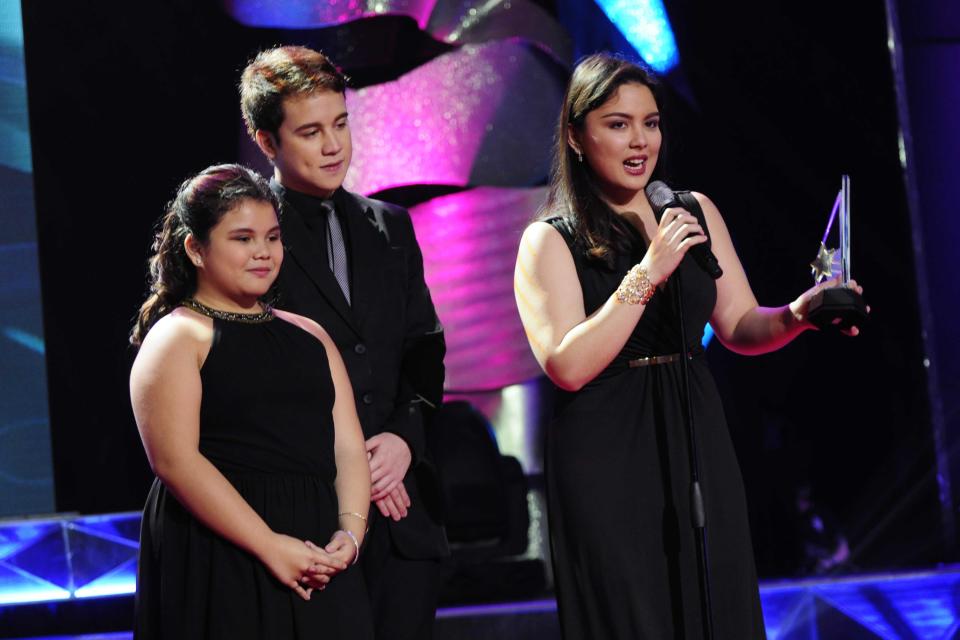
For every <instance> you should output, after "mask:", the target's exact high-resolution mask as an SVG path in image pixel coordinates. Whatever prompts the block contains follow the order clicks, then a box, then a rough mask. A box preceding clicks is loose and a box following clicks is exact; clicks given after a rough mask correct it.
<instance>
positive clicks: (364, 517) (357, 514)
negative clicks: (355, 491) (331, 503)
mask: <svg viewBox="0 0 960 640" xmlns="http://www.w3.org/2000/svg"><path fill="white" fill-rule="evenodd" d="M340 516H353V517H354V518H360V519H361V520H363V521H364V522H366V521H367V516H365V515H361V514H359V513H357V512H356V511H341V512H340V513H338V514H337V517H338V518H339V517H340Z"/></svg>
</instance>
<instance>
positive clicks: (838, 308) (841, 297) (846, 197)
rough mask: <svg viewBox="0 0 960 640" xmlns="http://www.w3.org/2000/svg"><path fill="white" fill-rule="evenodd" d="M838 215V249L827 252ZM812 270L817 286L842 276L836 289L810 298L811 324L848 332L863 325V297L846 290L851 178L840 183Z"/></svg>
mask: <svg viewBox="0 0 960 640" xmlns="http://www.w3.org/2000/svg"><path fill="white" fill-rule="evenodd" d="M838 213H839V221H838V224H837V226H838V227H839V236H840V238H839V240H840V247H839V249H828V248H827V242H829V240H830V232H831V231H832V229H833V223H834V221H835V220H837V217H838V216H837V214H838ZM810 267H811V269H812V270H813V281H814V284H820V283H821V282H824V281H826V280H830V279H831V278H833V277H835V276H837V275H839V276H840V284H839V285H838V286H836V287H827V288H825V289H821V290H820V291H818V292H817V294H816V295H815V296H813V298H811V299H810V304H809V306H808V308H807V315H808V317H809V318H810V322H812V323H813V324H814V325H816V326H817V327H818V328H820V329H824V328H827V327H837V328H838V329H849V328H850V327H853V326H863V324H864V322H865V321H866V319H867V305H866V303H865V302H864V301H863V296H861V295H860V294H859V293H857V292H856V291H854V290H853V289H850V288H848V287H847V283H848V282H850V176H847V175H845V176H843V177H842V178H841V181H840V193H838V194H837V199H836V200H835V201H834V203H833V210H832V211H831V212H830V220H829V221H828V222H827V230H826V231H825V232H824V234H823V239H822V240H821V241H820V251H819V252H818V253H817V258H816V259H815V260H814V261H813V262H811V263H810Z"/></svg>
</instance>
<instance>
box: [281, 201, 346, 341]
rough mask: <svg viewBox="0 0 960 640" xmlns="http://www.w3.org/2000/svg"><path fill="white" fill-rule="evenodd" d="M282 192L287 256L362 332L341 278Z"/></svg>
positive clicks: (283, 227)
mask: <svg viewBox="0 0 960 640" xmlns="http://www.w3.org/2000/svg"><path fill="white" fill-rule="evenodd" d="M278 195H279V196H280V202H281V203H282V207H283V215H282V216H281V222H280V225H281V227H282V229H283V244H284V248H285V249H286V256H285V257H286V259H293V260H294V261H295V262H296V263H297V264H298V265H299V267H300V268H301V269H303V271H304V273H306V274H307V277H309V278H310V280H311V281H312V282H313V283H314V285H316V287H317V290H318V291H319V292H320V295H322V296H323V297H324V298H325V299H326V301H327V303H328V304H329V305H330V307H331V308H333V310H334V311H336V312H337V315H339V316H340V317H341V318H343V321H344V323H346V324H347V326H349V327H350V328H351V329H353V331H354V332H358V330H357V326H356V324H355V322H354V318H353V313H352V311H351V309H350V305H348V304H347V300H346V298H344V297H343V292H342V291H341V290H340V285H339V284H337V279H336V278H335V277H334V275H333V272H332V271H330V265H328V264H327V263H326V262H324V261H323V260H322V259H321V258H320V252H319V251H317V248H316V247H315V246H314V241H313V235H312V234H311V233H310V230H309V229H308V228H307V225H306V223H304V221H303V218H302V217H301V215H300V212H299V211H297V210H296V209H295V208H294V207H293V206H292V205H291V204H290V203H289V202H288V201H286V200H285V199H284V198H283V196H282V195H281V194H279V193H278Z"/></svg>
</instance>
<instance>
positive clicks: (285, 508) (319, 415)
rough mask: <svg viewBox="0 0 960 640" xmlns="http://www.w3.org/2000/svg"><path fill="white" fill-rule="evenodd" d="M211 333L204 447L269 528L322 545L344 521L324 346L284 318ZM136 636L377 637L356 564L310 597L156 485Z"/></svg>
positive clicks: (227, 325)
mask: <svg viewBox="0 0 960 640" xmlns="http://www.w3.org/2000/svg"><path fill="white" fill-rule="evenodd" d="M213 327H214V338H213V345H212V347H211V348H210V353H209V355H208V356H207V359H206V361H205V362H204V364H203V367H202V368H201V371H200V377H201V381H202V384H203V399H202V404H201V408H200V452H201V453H202V454H203V455H204V456H206V457H207V458H208V459H209V460H210V461H211V462H212V463H213V464H214V465H215V466H216V467H217V468H218V469H219V470H220V471H221V472H222V473H223V474H224V475H225V476H226V477H227V479H228V480H229V481H230V482H231V484H233V486H234V487H236V489H237V491H239V492H240V495H241V496H243V498H244V499H245V500H246V501H247V503H249V504H250V506H251V507H253V509H254V510H255V511H256V512H257V513H258V514H259V515H260V516H261V517H262V518H263V519H264V520H265V521H266V523H267V525H268V526H269V527H270V528H271V529H273V530H274V531H276V532H278V533H284V534H287V535H290V536H294V537H296V538H299V539H301V540H310V541H312V542H314V543H315V544H317V545H318V546H321V547H322V546H323V545H325V544H326V543H327V542H328V541H329V540H330V536H331V535H332V534H333V532H334V531H335V530H336V529H337V528H338V526H339V525H338V516H337V514H338V512H339V510H338V508H337V496H336V493H335V492H334V488H333V481H334V478H335V477H336V472H337V470H336V463H335V459H334V450H333V445H334V429H333V418H332V414H331V411H332V408H333V401H334V386H333V380H332V379H331V377H330V369H329V363H328V361H327V356H326V351H325V350H324V348H323V345H322V343H321V342H320V341H319V340H317V339H316V338H315V337H314V336H312V335H310V334H309V333H307V332H306V331H303V330H302V329H300V328H298V327H296V326H294V325H292V324H290V323H288V322H286V321H284V320H281V319H279V318H274V319H272V320H271V321H268V322H264V323H260V324H247V323H241V322H233V321H224V320H219V319H214V320H213ZM134 636H135V637H136V638H138V639H141V640H148V639H149V640H152V639H154V638H156V639H164V640H192V639H200V638H211V639H220V638H222V639H224V640H227V639H229V640H237V639H241V640H242V639H244V638H250V639H254V638H256V639H262V638H270V639H271V640H273V639H287V638H289V639H293V638H324V639H325V640H326V639H338V640H344V639H350V640H353V639H357V640H360V639H362V640H367V639H371V638H373V631H372V626H371V621H370V607H369V603H368V601H367V596H366V588H365V585H364V583H363V577H362V573H361V572H360V570H359V567H350V568H348V569H347V570H346V571H344V572H341V573H340V574H339V575H337V576H336V577H334V578H333V580H332V581H331V582H330V584H329V585H328V586H327V588H326V589H325V590H324V591H314V592H313V595H312V597H311V599H310V601H309V602H307V601H304V600H302V599H301V598H300V597H299V596H298V595H297V594H296V593H294V592H293V591H292V590H291V589H290V588H289V587H286V586H284V585H282V584H281V583H280V582H279V581H277V580H276V579H275V578H274V577H273V575H272V574H271V573H270V572H269V571H268V570H267V568H266V567H264V566H263V564H262V563H261V562H260V561H259V560H257V559H256V558H255V557H253V556H252V555H250V554H248V553H246V552H245V551H242V550H241V549H239V548H238V547H236V546H234V545H233V544H232V543H230V542H228V541H226V540H224V539H223V538H221V537H220V536H219V535H217V534H215V533H213V532H212V531H210V530H209V529H208V528H206V527H205V526H204V525H203V524H201V523H200V522H198V521H197V520H196V519H195V518H194V517H193V516H192V515H191V514H190V513H189V512H187V511H186V510H185V509H184V508H183V506H181V504H180V503H179V502H178V501H177V499H176V498H175V497H174V496H173V494H171V493H170V492H169V491H168V490H167V488H166V487H165V486H164V485H163V483H162V482H161V481H160V480H159V479H157V480H155V481H154V483H153V487H152V488H151V489H150V494H149V496H148V498H147V504H146V507H145V508H144V512H143V523H142V528H141V534H140V555H139V561H138V569H137V595H136V620H135V625H134Z"/></svg>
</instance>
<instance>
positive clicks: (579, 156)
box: [577, 151, 583, 162]
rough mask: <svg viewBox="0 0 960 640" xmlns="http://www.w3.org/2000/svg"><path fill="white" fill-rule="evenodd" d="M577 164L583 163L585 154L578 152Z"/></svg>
mask: <svg viewBox="0 0 960 640" xmlns="http://www.w3.org/2000/svg"><path fill="white" fill-rule="evenodd" d="M577 162H583V154H582V153H580V152H579V151H577Z"/></svg>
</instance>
